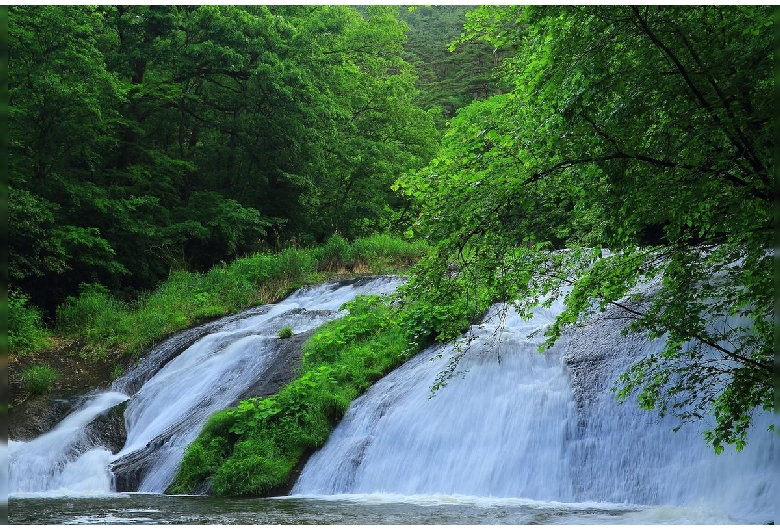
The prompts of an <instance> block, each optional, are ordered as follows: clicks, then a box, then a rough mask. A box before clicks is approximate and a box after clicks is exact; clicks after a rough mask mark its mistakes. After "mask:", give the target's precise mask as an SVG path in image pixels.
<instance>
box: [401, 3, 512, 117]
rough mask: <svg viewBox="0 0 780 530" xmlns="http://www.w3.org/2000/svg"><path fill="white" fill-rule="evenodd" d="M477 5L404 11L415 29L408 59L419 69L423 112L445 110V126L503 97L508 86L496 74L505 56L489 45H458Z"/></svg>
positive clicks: (406, 52)
mask: <svg viewBox="0 0 780 530" xmlns="http://www.w3.org/2000/svg"><path fill="white" fill-rule="evenodd" d="M474 9H475V6H466V5H442V6H415V7H413V8H409V9H402V10H401V12H400V18H401V19H402V20H404V21H405V22H406V23H407V24H408V25H409V30H408V32H407V35H408V40H407V42H406V44H405V45H404V49H403V56H404V58H406V60H407V61H409V63H410V64H412V65H413V66H414V67H415V73H416V74H417V76H418V81H417V86H418V87H419V88H420V94H419V96H418V101H419V102H420V106H422V107H423V108H426V109H427V108H441V112H442V115H441V118H442V119H441V123H442V125H443V124H444V122H445V120H449V119H450V118H452V116H453V115H454V114H455V111H457V110H458V109H460V108H462V107H465V106H467V105H468V104H470V103H471V102H472V101H474V100H480V99H486V98H487V97H489V96H492V95H495V94H499V93H501V90H502V89H506V87H507V85H506V84H505V83H501V82H500V80H499V79H498V78H497V77H496V76H495V75H494V73H495V70H496V66H497V65H498V64H499V63H500V61H501V58H502V57H503V56H504V55H505V51H504V50H500V49H498V48H496V47H494V46H493V45H491V44H490V43H486V42H468V43H462V44H461V45H458V46H452V44H453V43H454V42H455V41H457V40H458V39H459V38H460V36H461V33H462V31H463V24H464V23H465V22H466V13H469V12H470V11H473V10H474Z"/></svg>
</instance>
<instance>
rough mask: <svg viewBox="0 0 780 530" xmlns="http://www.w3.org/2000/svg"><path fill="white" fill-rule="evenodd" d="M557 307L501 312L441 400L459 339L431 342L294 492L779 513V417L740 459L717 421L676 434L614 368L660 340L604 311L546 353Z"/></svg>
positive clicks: (334, 438)
mask: <svg viewBox="0 0 780 530" xmlns="http://www.w3.org/2000/svg"><path fill="white" fill-rule="evenodd" d="M560 310H562V306H561V305H560V303H556V304H554V305H553V307H552V308H551V309H542V308H539V309H537V310H536V311H535V313H534V316H533V318H532V319H531V320H530V321H523V320H521V319H520V318H519V317H518V316H517V315H516V314H514V313H513V312H512V311H511V310H510V311H508V312H507V311H506V307H505V306H502V305H496V306H494V307H493V308H492V309H491V311H490V313H489V314H488V316H487V317H486V319H485V320H484V322H483V323H482V324H480V325H478V326H474V327H472V329H471V332H470V335H471V339H470V341H469V344H468V346H467V347H468V352H467V354H466V356H464V357H463V359H462V360H461V362H460V364H459V369H460V370H462V372H463V373H462V374H461V375H456V376H455V377H454V378H452V379H451V380H450V381H449V384H448V385H447V386H446V387H444V388H442V389H440V390H439V391H438V392H436V394H435V395H434V396H433V397H430V398H429V394H430V389H431V386H432V385H433V384H434V382H435V381H436V377H437V375H438V374H439V373H440V372H441V371H442V370H443V369H444V368H445V367H447V365H448V363H449V361H450V358H451V357H452V355H454V354H455V353H456V352H457V348H458V347H456V346H455V347H454V346H448V347H447V348H445V349H443V350H442V349H441V347H437V346H434V347H432V348H430V349H428V350H426V351H424V352H422V353H420V354H419V355H418V356H417V357H415V358H414V359H412V360H411V361H410V362H408V363H406V364H405V365H404V366H402V367H400V368H398V369H397V370H395V371H394V372H393V373H391V374H390V375H388V376H387V377H385V378H383V379H382V380H380V381H379V382H377V383H376V384H375V385H374V386H372V387H371V388H370V389H369V390H368V392H366V393H365V394H364V395H363V396H362V397H360V398H359V399H358V400H356V401H355V402H354V403H353V404H352V406H351V407H350V408H349V410H348V411H347V413H346V415H345V417H344V419H343V421H342V422H341V424H340V425H339V426H338V427H337V428H336V429H335V430H334V432H333V433H332V435H331V437H330V439H329V440H328V443H327V444H326V445H325V446H324V447H323V448H322V449H321V450H320V451H318V452H317V453H315V454H314V455H313V456H312V457H311V459H310V460H309V462H308V464H307V465H306V467H305V468H304V470H303V472H302V473H301V475H300V477H299V479H298V481H297V483H296V485H295V486H294V488H293V491H292V493H293V494H294V495H299V496H312V495H335V494H376V493H383V494H400V495H434V494H437V495H467V496H477V497H504V498H525V499H533V500H536V501H560V502H572V503H577V502H600V503H628V504H630V505H654V506H698V507H703V508H702V509H704V510H707V511H708V513H719V514H723V519H724V520H732V519H730V518H735V519H736V520H738V521H749V522H766V521H767V520H773V519H774V513H773V507H774V502H775V496H776V494H775V491H776V490H775V484H774V471H773V470H774V458H775V457H774V448H773V447H774V435H773V433H771V432H768V431H767V428H768V426H769V424H770V423H772V419H773V418H772V417H771V415H770V414H764V415H763V416H760V417H759V418H758V420H757V422H756V425H755V427H754V428H753V429H752V431H751V433H750V434H749V437H748V446H747V447H746V448H745V449H744V450H743V451H742V452H741V453H736V452H735V451H734V450H733V449H730V448H727V449H726V450H725V451H724V452H723V454H721V455H715V454H714V452H713V450H712V449H711V448H710V447H708V446H706V444H705V443H704V440H703V436H702V434H701V431H703V430H704V429H705V428H707V426H708V425H705V424H702V423H698V424H685V425H683V426H682V427H681V428H680V429H679V431H678V432H674V431H673V429H674V427H676V426H677V425H678V423H677V422H676V421H675V420H674V419H673V418H669V417H667V418H663V419H659V418H658V416H657V415H656V414H655V413H654V412H647V411H641V410H638V409H637V407H636V406H635V405H634V404H633V403H626V404H624V405H618V404H617V402H616V399H615V396H614V394H613V393H612V392H610V388H611V387H612V385H613V383H614V382H615V380H616V379H617V377H618V375H619V374H620V373H622V372H623V371H625V370H626V369H627V368H628V366H630V364H631V362H632V360H634V359H636V356H638V355H644V354H648V353H650V352H653V351H655V352H657V351H659V350H660V348H661V346H662V343H661V342H660V341H655V342H649V341H647V340H645V339H644V338H642V337H640V336H637V335H631V334H629V335H627V336H624V335H622V334H621V333H620V329H621V328H622V327H623V325H624V324H625V320H624V319H622V320H621V319H620V318H615V317H616V315H613V314H604V315H602V316H601V317H599V318H597V319H595V320H594V321H592V322H590V323H589V324H586V325H585V326H582V327H579V328H575V329H573V330H571V331H569V332H568V333H566V334H564V336H563V337H562V339H561V340H560V341H559V342H558V343H557V344H556V345H555V346H554V347H553V348H552V349H550V350H546V351H545V352H544V353H539V351H538V345H539V344H540V343H541V341H542V339H543V337H542V336H541V333H539V332H541V331H542V330H543V329H544V328H545V327H546V326H547V325H549V324H550V323H551V322H552V320H553V319H554V318H555V315H556V314H557V312H559V311H560ZM530 332H537V333H536V334H535V335H533V336H531V337H528V335H529V333H530ZM460 347H461V348H462V347H466V346H465V345H461V346H460Z"/></svg>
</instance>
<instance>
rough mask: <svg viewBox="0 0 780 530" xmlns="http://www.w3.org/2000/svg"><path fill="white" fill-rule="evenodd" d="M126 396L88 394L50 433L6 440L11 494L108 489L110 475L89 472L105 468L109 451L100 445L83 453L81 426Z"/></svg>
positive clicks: (85, 435)
mask: <svg viewBox="0 0 780 530" xmlns="http://www.w3.org/2000/svg"><path fill="white" fill-rule="evenodd" d="M127 399H128V396H126V395H125V394H122V393H119V392H106V393H103V394H98V395H96V396H92V397H91V398H89V399H87V401H86V403H85V404H84V405H83V406H82V407H81V408H79V410H77V411H76V412H74V413H72V414H70V415H69V416H68V417H66V418H65V419H64V420H62V421H61V422H60V423H59V424H58V425H57V426H56V427H55V428H54V429H52V430H51V431H50V432H48V433H46V434H44V435H42V436H39V437H38V438H36V439H34V440H31V441H29V442H17V441H14V440H9V444H8V451H9V457H10V477H9V482H10V491H11V493H18V492H43V491H72V492H90V491H108V489H109V488H110V486H111V477H110V476H108V474H107V473H105V472H102V473H93V472H92V469H93V468H94V467H100V468H102V469H106V468H107V466H108V463H109V462H110V457H111V453H110V452H109V451H106V450H105V449H100V448H96V449H93V450H88V451H87V452H86V453H85V452H83V449H84V446H85V445H88V444H89V440H88V439H87V433H86V432H85V431H84V429H83V428H84V427H85V426H86V425H87V424H88V423H89V422H90V421H92V420H93V419H95V418H96V417H97V416H98V415H100V414H101V413H103V412H105V411H106V410H108V409H110V408H111V407H113V406H114V405H118V404H119V403H122V402H123V401H126V400H127ZM79 456H80V457H81V458H78V457H79Z"/></svg>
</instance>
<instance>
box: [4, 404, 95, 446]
mask: <svg viewBox="0 0 780 530" xmlns="http://www.w3.org/2000/svg"><path fill="white" fill-rule="evenodd" d="M79 402H80V400H79V399H78V398H64V397H54V396H52V395H46V396H37V397H34V398H30V399H28V400H27V401H24V402H22V403H20V404H18V405H14V407H13V408H12V412H11V415H10V418H9V419H10V421H9V422H8V438H10V439H11V440H19V441H27V440H32V439H33V438H36V437H38V436H40V435H42V434H44V433H46V432H48V431H50V430H52V429H53V428H54V426H55V425H57V424H58V423H59V422H60V421H62V419H63V418H64V417H65V416H67V415H68V414H69V413H70V412H71V411H72V410H73V409H74V407H75V406H76V405H77V404H78V403H79Z"/></svg>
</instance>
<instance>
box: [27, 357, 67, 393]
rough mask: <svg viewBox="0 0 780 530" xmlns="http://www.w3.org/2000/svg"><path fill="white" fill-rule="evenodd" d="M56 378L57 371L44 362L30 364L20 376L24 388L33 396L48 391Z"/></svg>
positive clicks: (57, 376)
mask: <svg viewBox="0 0 780 530" xmlns="http://www.w3.org/2000/svg"><path fill="white" fill-rule="evenodd" d="M58 378H59V374H58V373H57V371H56V370H55V369H54V368H52V367H50V366H48V365H45V364H44V365H33V366H30V367H29V368H27V369H26V370H24V371H23V372H22V375H21V376H20V380H21V382H22V385H23V386H24V389H25V390H26V391H27V392H29V393H30V394H32V395H33V396H40V395H43V394H46V393H48V392H50V391H51V389H52V388H53V387H54V383H55V382H56V381H57V379H58Z"/></svg>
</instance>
